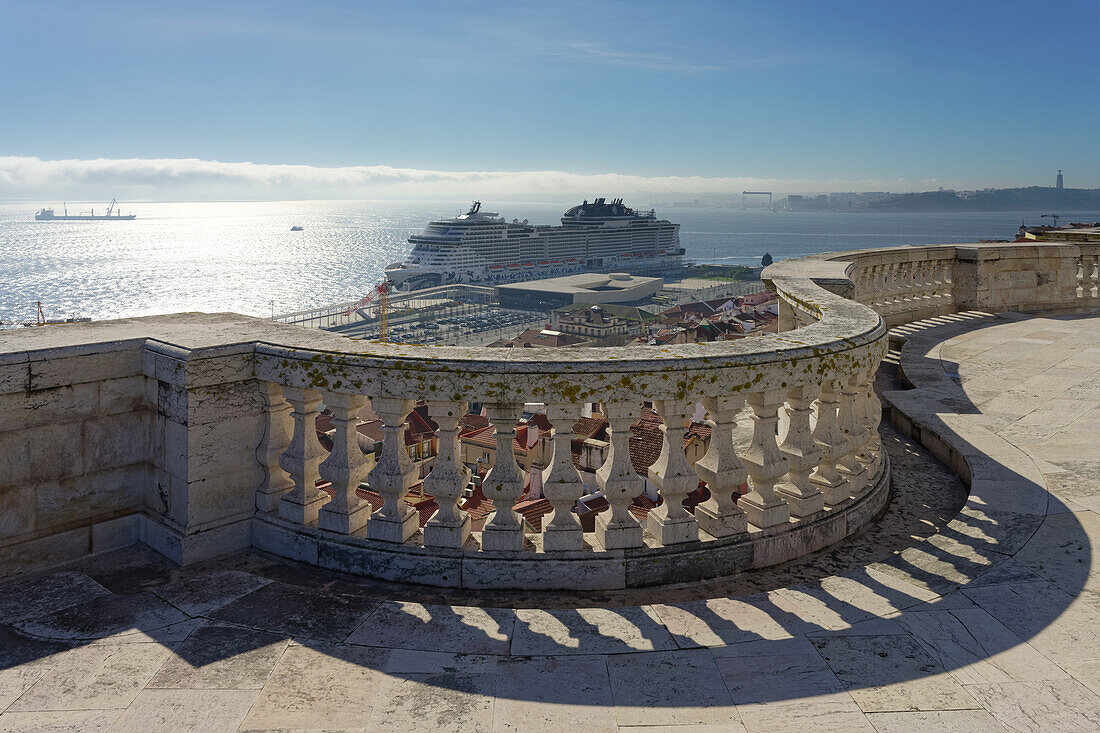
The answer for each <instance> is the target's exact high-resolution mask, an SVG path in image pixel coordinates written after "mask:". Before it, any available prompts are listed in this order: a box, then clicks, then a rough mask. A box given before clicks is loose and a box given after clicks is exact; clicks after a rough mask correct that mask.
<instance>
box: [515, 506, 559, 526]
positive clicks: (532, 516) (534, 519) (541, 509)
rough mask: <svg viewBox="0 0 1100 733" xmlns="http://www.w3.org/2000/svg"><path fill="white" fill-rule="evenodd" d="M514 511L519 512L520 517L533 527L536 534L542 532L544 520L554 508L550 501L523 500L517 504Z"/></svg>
mask: <svg viewBox="0 0 1100 733" xmlns="http://www.w3.org/2000/svg"><path fill="white" fill-rule="evenodd" d="M513 509H515V510H516V511H517V512H519V513H520V515H522V516H523V518H524V519H526V520H527V523H528V524H530V525H531V528H532V529H534V530H535V531H536V532H541V531H542V518H543V517H544V516H546V515H547V514H549V513H550V512H551V511H552V510H553V507H552V506H550V500H549V499H545V498H543V499H528V500H522V499H521V500H520V501H519V502H517V503H516V505H515V506H514V507H513Z"/></svg>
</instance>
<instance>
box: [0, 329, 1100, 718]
mask: <svg viewBox="0 0 1100 733" xmlns="http://www.w3.org/2000/svg"><path fill="white" fill-rule="evenodd" d="M904 331H905V334H904V335H905V337H906V339H907V340H906V343H905V347H904V349H903V351H902V358H901V362H902V363H901V371H902V374H903V375H904V377H903V378H904V379H906V380H909V381H910V382H911V383H913V384H915V385H916V387H917V389H915V390H911V391H889V392H887V393H886V395H885V396H886V398H887V401H888V403H889V405H890V406H891V408H890V409H895V410H900V409H908V406H909V405H918V406H919V407H920V409H919V410H913V411H911V412H909V413H907V414H908V418H906V419H903V420H901V422H902V423H903V424H904V425H905V426H906V428H907V430H908V431H909V432H920V429H921V426H924V427H925V428H926V429H927V428H928V427H929V426H930V425H931V424H932V423H937V424H938V425H941V426H949V430H945V431H943V432H941V433H940V434H941V435H946V436H947V437H946V439H945V440H944V442H943V443H942V444H940V445H939V447H938V448H936V449H937V450H940V451H945V452H946V453H955V454H959V455H965V454H967V452H968V451H972V450H977V449H975V448H972V446H980V455H982V456H985V457H986V460H984V461H975V460H974V459H973V458H971V459H970V460H971V466H972V468H973V481H972V488H971V491H970V494H969V496H968V495H967V491H966V489H965V488H964V487H963V486H962V484H961V483H960V482H959V481H958V479H956V478H955V477H954V475H953V474H952V473H951V472H949V471H948V470H947V469H946V468H945V467H944V466H943V465H942V464H941V463H939V462H938V461H936V460H935V459H933V458H932V457H931V456H929V455H928V454H927V453H926V452H925V450H924V449H923V448H922V447H921V446H919V445H918V444H916V443H914V442H912V441H910V440H909V439H907V438H905V437H903V436H902V435H900V434H898V433H896V432H895V431H894V430H893V429H892V428H890V427H884V428H883V429H882V433H881V434H882V437H883V440H884V442H885V444H886V446H887V448H888V450H889V451H890V453H891V461H892V464H893V466H894V470H895V488H894V492H895V495H894V498H893V501H892V502H891V505H890V508H889V509H888V511H887V513H886V515H885V516H884V517H883V519H882V521H881V522H880V523H879V524H878V525H877V526H875V527H874V528H873V529H871V530H870V531H869V532H867V533H865V534H864V535H862V536H860V537H859V538H856V539H855V540H853V541H850V542H848V543H846V544H844V545H842V546H841V547H839V548H836V549H834V550H832V551H830V552H827V553H824V554H818V555H814V556H811V557H808V558H804V559H802V560H799V561H795V562H793V563H789V564H787V565H785V566H781V567H778V568H773V569H770V570H765V571H760V572H757V573H752V574H748V575H743V576H741V577H740V578H737V579H731V580H726V581H714V582H711V583H706V584H693V585H689V586H682V587H672V588H663V589H660V590H645V591H643V590H638V591H622V592H613V593H601V594H588V595H575V596H566V595H560V594H559V595H553V596H547V595H540V594H535V593H526V594H525V593H520V594H515V593H508V594H496V595H494V594H492V593H482V594H473V593H469V592H467V593H466V595H465V597H462V596H461V595H460V596H458V597H456V595H455V594H456V593H459V594H461V592H458V591H442V590H437V591H428V590H425V589H419V590H418V589H414V588H411V587H409V586H393V585H384V584H380V583H377V582H369V581H362V580H355V579H353V578H350V577H348V576H341V575H337V574H330V573H326V572H323V571H318V570H316V569H311V568H305V567H303V566H297V565H292V564H286V563H284V562H281V561H278V560H276V559H274V558H269V557H265V556H262V555H258V554H254V553H245V554H237V555H232V556H228V557H224V558H220V559H218V560H214V561H207V562H205V563H201V564H197V565H194V566H190V567H187V568H183V569H181V568H178V567H177V566H175V565H173V564H171V563H168V562H166V561H165V560H163V559H160V558H159V556H157V555H155V554H153V553H151V552H150V551H148V550H141V549H138V548H131V549H126V550H120V551H116V552H114V553H111V554H108V555H103V556H99V557H95V558H91V559H89V560H85V561H82V562H80V563H77V564H75V565H72V566H70V567H67V568H65V569H62V570H57V571H53V572H49V573H47V574H44V575H40V576H37V577H33V578H23V579H18V580H15V581H12V582H9V583H7V584H6V585H4V586H0V621H2V624H3V625H2V626H0V640H2V643H0V667H3V671H0V710H3V713H2V714H0V730H27V729H45V728H47V727H48V726H56V727H58V728H60V727H65V726H68V727H71V728H72V729H80V730H107V729H110V730H135V731H143V732H145V731H151V730H162V729H163V730H168V729H177V730H178V729H184V728H191V729H199V728H202V729H210V730H231V729H234V728H236V727H238V726H240V728H241V729H242V730H265V729H284V730H285V729H300V728H312V729H325V730H376V729H379V730H381V729H389V730H426V731H429V730H430V731H435V730H456V731H466V730H469V731H477V730H498V731H505V730H517V731H532V730H555V729H561V728H562V727H563V726H573V727H574V728H579V729H583V730H606V731H615V730H619V731H628V730H637V731H643V730H644V731H654V730H659V729H660V726H676V727H683V729H685V730H697V731H706V730H714V731H736V730H742V729H744V730H749V731H757V730H760V731H765V730H789V729H792V728H796V727H798V726H799V725H803V726H811V727H812V729H814V730H843V731H857V730H867V731H876V730H877V731H915V730H971V731H972V730H990V731H994V730H998V731H999V730H1004V729H1008V730H1059V731H1071V730H1081V731H1093V730H1096V728H1097V726H1098V725H1100V574H1098V573H1097V570H1096V567H1097V566H1096V564H1095V562H1094V552H1093V543H1094V542H1096V541H1097V540H1100V515H1098V514H1097V513H1096V510H1097V509H1098V508H1100V479H1098V478H1097V475H1098V474H1097V472H1096V470H1095V469H1096V462H1097V461H1098V460H1100V439H1098V438H1097V435H1098V431H1097V430H1096V428H1097V425H1096V424H1095V423H1096V417H1095V415H1096V414H1097V408H1098V407H1100V389H1098V387H1097V385H1098V381H1097V376H1098V374H1100V346H1098V344H1100V318H1080V317H1065V316H1063V317H1052V318H1047V317H1021V316H1018V315H1016V314H1009V315H1008V316H1007V317H991V316H985V315H981V314H967V315H965V316H952V317H948V318H942V319H935V320H933V321H926V322H921V323H917V324H912V325H910V326H909V327H907V328H905V329H904ZM886 369H888V367H884V370H886ZM889 376H891V375H890V374H889V373H887V374H884V377H889ZM949 460H950V459H949ZM960 506H961V511H960ZM994 506H995V507H996V508H994ZM956 512H958V514H957V516H955V513H956ZM952 517H953V518H952Z"/></svg>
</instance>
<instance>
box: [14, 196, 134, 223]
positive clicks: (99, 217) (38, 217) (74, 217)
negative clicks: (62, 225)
mask: <svg viewBox="0 0 1100 733" xmlns="http://www.w3.org/2000/svg"><path fill="white" fill-rule="evenodd" d="M117 206H118V202H117V201H115V200H114V199H111V203H110V205H109V206H107V213H106V214H96V213H95V209H92V210H91V212H89V213H87V214H70V213H69V205H68V204H65V205H64V209H63V211H64V213H62V214H56V213H54V210H53V209H39V210H38V211H36V212H34V220H35V221H132V220H134V219H136V218H137V214H123V213H122V210H121V209H117V208H116V207H117Z"/></svg>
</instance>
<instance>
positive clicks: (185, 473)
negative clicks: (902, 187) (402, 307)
mask: <svg viewBox="0 0 1100 733" xmlns="http://www.w3.org/2000/svg"><path fill="white" fill-rule="evenodd" d="M764 279H765V282H766V283H767V285H768V286H769V287H770V288H771V289H772V290H773V291H775V293H776V294H777V295H778V297H779V302H780V324H781V330H782V332H781V333H779V334H775V335H767V336H762V337H754V338H749V339H743V340H740V341H734V342H718V343H710V344H697V345H680V346H672V347H645V346H638V347H624V348H609V349H566V350H547V349H509V350H499V351H498V350H493V349H486V348H480V349H462V348H447V347H421V346H399V345H381V344H367V343H363V342H355V341H351V340H348V339H345V338H342V337H339V336H336V335H334V334H331V333H325V332H317V331H312V330H309V329H302V328H298V327H293V326H287V325H284V324H278V323H272V322H270V321H266V320H263V319H254V318H247V317H244V316H237V315H234V314H195V313H190V314H174V315H168V316H156V317H150V318H140V319H126V320H120V321H113V322H97V323H92V324H71V325H67V326H64V327H56V328H55V327H46V328H41V329H21V330H19V331H17V332H12V331H8V332H3V333H2V334H0V397H3V398H4V399H3V400H0V402H2V403H3V405H4V407H3V409H0V442H3V441H8V442H7V443H6V444H7V445H9V446H13V445H14V446H18V448H17V452H16V453H14V454H13V455H23V453H21V452H25V453H26V456H27V457H26V458H25V459H23V458H21V459H19V460H15V461H14V462H10V463H11V465H10V466H9V471H8V474H7V475H6V476H4V477H0V493H2V494H4V495H5V496H8V497H9V499H10V498H11V497H15V496H18V497H32V498H28V499H26V500H23V499H11V501H12V502H13V503H12V506H14V507H16V508H20V509H22V508H25V507H28V506H30V507H37V508H36V509H35V510H34V511H30V512H28V511H22V512H17V513H16V514H15V515H14V518H13V521H12V522H10V523H9V527H8V528H7V529H6V530H4V531H3V532H0V545H3V546H4V547H5V548H6V549H5V552H6V553H7V554H6V555H5V557H7V558H8V562H7V564H6V565H5V566H4V567H0V575H3V574H4V573H5V572H6V573H9V574H10V573H11V572H19V571H20V569H23V570H29V569H33V568H36V567H41V566H43V565H45V564H49V563H51V562H59V561H61V560H63V559H64V560H68V559H76V558H77V557H79V556H80V555H81V554H86V553H87V552H101V551H104V550H106V549H110V548H112V547H115V546H121V545H124V544H126V543H128V542H132V541H135V540H136V539H138V538H139V539H140V541H142V542H144V543H146V544H148V545H149V546H151V547H154V548H155V549H157V550H158V551H159V552H161V553H163V554H164V555H165V556H167V557H169V558H171V559H173V560H174V561H176V562H179V563H182V564H187V563H191V562H198V561H201V560H204V559H207V558H210V557H215V556H217V555H219V554H224V553H227V552H233V551H237V550H241V549H244V548H247V547H250V546H254V547H259V548H261V549H264V550H266V551H269V552H273V553H276V554H279V555H283V556H286V557H291V558H294V559H297V560H300V561H303V562H305V563H309V564H314V565H319V566H323V567H329V568H335V569H339V570H344V571H348V572H353V573H360V574H363V575H367V576H373V577H378V578H390V579H396V580H404V581H412V582H417V583H427V584H435V585H439V586H466V587H492V588H516V587H518V588H531V587H547V588H618V587H625V586H644V585H650V584H658V583H669V582H681V581H687V580H691V579H695V578H705V577H711V576H717V575H724V574H729V573H733V572H736V571H738V570H741V569H744V568H751V567H761V566H765V565H768V564H771V563H776V562H782V561H784V560H787V559H790V558H793V557H797V556H799V555H801V554H804V553H806V552H810V551H813V550H815V549H818V548H821V547H825V546H827V545H830V544H832V543H835V542H839V541H840V540H842V539H844V538H845V537H846V536H848V535H850V534H851V533H853V532H856V531H858V530H859V529H860V528H862V527H864V526H866V524H867V523H868V522H870V521H872V519H873V517H874V516H875V515H876V513H877V512H878V511H879V510H880V509H881V508H882V506H883V505H884V503H885V501H886V497H887V493H888V481H889V466H888V461H887V459H886V455H885V452H884V451H883V449H882V445H881V441H879V439H878V435H877V427H878V423H879V420H880V418H881V408H880V406H879V404H878V400H877V398H876V397H875V395H874V393H873V391H872V389H871V383H872V377H873V376H874V373H875V369H876V367H877V365H878V363H879V361H880V359H881V357H882V355H883V353H884V351H885V348H886V338H887V332H886V328H887V326H888V325H897V324H903V323H906V322H908V321H911V320H918V319H924V318H929V317H933V316H938V315H946V314H949V313H951V312H954V311H956V310H958V311H963V310H982V311H989V312H997V311H1004V310H1029V311H1050V310H1061V311H1081V310H1096V309H1097V308H1100V245H1097V244H1089V243H1080V244H1068V243H1066V244H1063V243H1034V244H1031V243H1012V244H976V245H952V246H938V245H937V246H925V247H897V248H886V249H877V250H864V251H857V252H841V253H832V254H827V255H819V256H814V257H807V258H801V259H798V260H788V261H784V262H779V263H776V264H774V265H772V266H771V267H769V268H768V269H767V270H766V271H765V272H764ZM532 403H537V404H538V405H539V406H540V407H538V409H539V410H540V411H542V412H543V413H545V420H543V419H542V418H540V419H539V423H540V424H541V425H542V426H543V427H544V428H545V427H546V425H547V423H549V424H551V425H552V426H553V430H552V431H551V434H550V436H549V437H548V438H547V439H540V440H539V442H537V443H535V444H534V445H531V444H529V443H527V442H521V441H520V440H518V439H519V438H521V437H522V435H523V433H524V432H529V431H517V429H516V421H517V418H518V417H519V416H520V415H521V414H522V413H523V412H524V411H525V410H530V409H531V407H530V405H531V404H532ZM474 405H476V406H477V407H478V410H479V411H480V413H481V415H482V416H483V417H482V418H479V420H482V424H484V423H485V421H487V423H488V426H487V427H483V428H482V429H481V430H480V432H479V433H478V434H477V442H476V445H477V447H478V449H479V450H478V455H477V456H472V455H470V450H469V449H470V446H471V445H472V444H471V443H469V442H462V441H460V436H459V430H460V425H462V424H463V417H464V415H466V413H467V412H468V411H469V410H470V409H471V406H474ZM322 410H323V411H322ZM414 410H415V411H416V412H417V413H418V414H417V415H416V416H415V417H414V418H413V421H414V422H416V423H417V424H418V425H421V427H423V420H422V418H423V416H424V415H423V414H421V413H426V414H427V415H428V416H430V419H431V420H432V421H433V422H434V437H433V438H432V440H433V445H434V455H433V462H432V464H431V468H430V470H428V466H427V463H426V461H425V459H424V456H423V453H422V451H420V450H419V448H417V449H416V450H415V451H413V452H414V453H415V455H410V450H409V449H408V447H407V446H406V444H405V439H406V436H407V435H412V434H414V433H413V432H412V431H406V424H407V423H408V422H409V420H410V415H411V414H412V411H414ZM591 410H598V411H599V412H600V413H601V415H602V417H603V419H604V420H605V421H606V430H605V431H604V432H605V433H606V435H604V434H603V433H601V435H600V439H599V440H596V439H595V438H591V437H588V436H585V437H584V441H583V449H582V451H581V456H582V460H583V461H584V469H585V470H584V472H583V473H580V472H578V470H577V468H576V466H575V464H574V460H573V453H572V450H571V448H572V443H573V438H574V436H573V434H572V431H571V428H572V426H573V424H574V423H575V422H577V419H578V418H579V417H581V416H586V415H588V414H590V411H591ZM362 415H369V416H371V419H372V420H374V419H375V418H377V423H376V424H374V427H377V431H376V432H374V433H373V438H372V439H371V440H372V441H374V442H375V447H376V450H375V452H374V453H373V455H372V456H368V455H366V454H364V452H363V450H362V448H361V447H360V446H361V444H362V441H363V440H364V439H363V437H362V436H360V435H358V432H359V431H358V430H357V425H358V423H359V421H360V416H362ZM322 416H323V420H324V421H325V423H326V426H325V427H326V430H325V432H324V433H323V434H321V435H319V434H318V431H317V425H318V421H319V420H320V419H322ZM700 417H702V418H705V420H706V422H707V423H708V427H709V430H708V429H707V428H702V427H700V426H698V425H697V424H692V425H691V427H689V428H687V429H685V426H686V425H687V422H688V420H689V418H696V419H697V418H700ZM580 424H582V425H583V424H585V423H580ZM658 427H659V429H657V428H658ZM635 432H637V433H639V434H644V435H646V436H654V435H656V436H657V440H658V442H659V443H661V445H660V450H659V451H658V450H652V451H649V450H647V451H645V452H644V460H641V457H640V456H639V454H638V451H637V450H636V448H637V446H636V441H635V440H634V438H633V435H634V433H635ZM704 432H705V433H706V436H707V437H706V439H705V440H704V438H703V437H700V436H703V434H704ZM420 434H423V433H420ZM685 436H692V437H691V438H690V440H688V441H687V444H688V446H689V448H690V449H689V450H688V451H685V449H684V444H685ZM579 440H580V439H579V438H578V441H579ZM647 440H648V438H647ZM697 441H701V442H697ZM646 445H647V446H649V447H653V448H656V447H657V446H656V445H653V446H650V444H649V443H646ZM490 454H493V458H492V460H491V464H492V468H491V470H489V471H488V472H487V473H486V472H485V471H484V470H483V468H482V467H483V466H484V465H485V464H484V460H483V461H482V466H481V467H478V468H479V470H478V471H477V479H478V480H479V481H480V484H479V485H478V488H477V492H476V496H475V498H476V499H478V501H477V502H471V501H470V500H469V497H468V493H469V492H468V486H469V484H470V480H471V478H470V470H469V469H470V467H471V466H470V461H471V460H473V461H476V460H477V458H481V459H485V458H487V457H488V456H489V455H490ZM372 459H373V460H372ZM536 459H537V460H536ZM59 481H63V482H69V483H66V484H62V485H71V486H77V487H79V488H78V490H77V492H76V493H75V494H74V497H76V499H74V501H73V502H65V503H60V504H59V503H58V502H56V501H55V500H54V497H55V496H56V491H57V488H56V487H57V486H58V485H59V483H58V482H59ZM5 482H6V483H5ZM540 489H541V493H542V496H543V497H544V498H545V501H540V503H539V504H538V506H537V507H535V508H537V511H538V512H540V513H541V512H543V511H544V510H547V509H548V510H549V513H546V514H543V515H542V516H541V519H542V521H541V522H538V521H535V522H533V523H529V522H527V521H526V520H525V519H524V516H532V517H533V516H534V514H533V513H532V511H533V504H532V502H530V501H526V500H525V501H522V502H521V503H520V504H519V505H518V506H519V508H520V509H521V510H522V511H523V512H525V514H524V515H521V514H519V513H517V511H516V507H517V504H516V502H517V499H521V498H530V497H532V496H535V495H537V493H538V491H539V490H540ZM410 490H415V494H414V495H412V496H410ZM643 491H644V492H646V494H645V497H646V498H644V499H643V498H642V497H640V495H641V494H642V493H643ZM482 495H483V496H484V500H481V499H480V497H481V496H482ZM33 497H38V498H37V499H35V498H33ZM655 499H656V501H654V500H655ZM413 503H415V504H416V506H415V508H414V507H413V506H412V505H411V504H413ZM601 506H602V511H598V510H599V509H600V507H601ZM578 508H580V509H583V510H584V511H583V514H582V515H579V514H578V512H577V511H576V510H577V509H578ZM647 510H648V514H647V513H646V511H647ZM593 513H595V514H594V515H593ZM472 515H474V516H472ZM579 516H583V519H584V523H583V524H582V523H581V522H579V521H578V517H579ZM589 520H594V521H591V522H590V521H589ZM536 527H537V529H536ZM5 532H6V533H7V534H5ZM62 539H63V540H64V541H65V543H67V544H59V542H61V540H62ZM13 568H15V570H13Z"/></svg>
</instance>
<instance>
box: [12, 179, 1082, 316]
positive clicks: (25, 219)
mask: <svg viewBox="0 0 1100 733" xmlns="http://www.w3.org/2000/svg"><path fill="white" fill-rule="evenodd" d="M467 206H468V202H458V201H449V202H448V201H444V202H423V201H419V202H395V201H384V202H383V201H288V202H262V203H260V202H256V203H251V202H233V203H145V204H134V205H132V206H130V205H127V206H125V207H124V210H125V211H126V212H127V213H129V212H133V213H136V214H137V215H138V218H137V219H136V220H134V221H128V222H127V221H111V222H36V221H34V211H35V208H36V207H35V206H33V205H26V204H0V321H2V322H4V323H11V322H13V321H15V322H21V321H27V320H33V319H34V313H35V305H34V303H35V301H42V303H43V307H44V308H45V309H46V314H47V316H49V317H50V318H56V317H68V316H73V315H78V316H89V317H91V318H95V319H97V320H98V319H103V318H117V317H124V316H136V315H151V314H157V313H173V312H179V311H206V312H216V311H234V312H238V313H246V314H250V315H259V316H266V315H271V313H273V312H276V313H281V312H287V311H294V310H300V309H304V308H308V307H311V306H314V305H323V304H327V303H332V302H338V301H343V300H351V299H357V298H359V297H361V296H362V295H363V294H365V293H366V292H367V291H368V290H369V289H370V287H371V286H372V285H374V284H376V283H377V282H379V281H380V279H381V275H382V268H384V267H385V266H386V265H387V264H388V263H390V262H395V261H399V260H401V259H403V258H404V256H405V255H406V254H407V253H408V244H407V243H406V241H405V240H406V238H407V237H408V236H409V235H410V234H412V233H414V232H416V231H419V230H420V229H421V228H422V227H423V226H424V224H425V223H427V222H428V221H429V220H430V219H433V218H439V217H441V216H447V217H449V216H453V215H455V214H458V213H460V212H462V211H464V210H465V208H466V207H467ZM566 207H567V204H545V203H510V204H506V205H505V204H499V205H497V204H494V203H492V202H486V205H485V208H486V209H495V210H498V211H499V212H500V214H501V215H502V216H504V217H505V218H507V219H509V220H511V219H512V218H519V219H524V218H527V219H530V220H531V222H532V223H536V224H555V223H557V218H558V217H560V216H561V213H562V212H563V211H564V210H565V208H566ZM58 208H60V207H58ZM76 208H81V209H86V208H88V205H86V204H85V205H81V206H79V207H77V206H72V205H71V206H70V209H76ZM97 208H102V207H101V206H100V207H97ZM1059 213H1062V214H1064V218H1063V221H1070V220H1086V219H1087V220H1089V221H1097V220H1100V213H1096V212H1059ZM657 214H658V216H660V217H661V218H666V219H669V220H671V221H673V222H677V223H679V224H680V239H681V242H682V244H683V246H684V247H685V248H686V250H687V256H688V258H689V259H692V260H694V261H696V262H717V263H721V264H757V263H759V261H760V257H761V255H763V254H764V253H765V252H768V253H770V254H771V255H772V257H774V258H775V259H777V260H778V259H784V258H788V257H798V256H801V255H806V254H811V253H815V252H828V251H835V250H844V249H861V248H868V247H881V246H890V245H904V244H934V243H958V242H975V241H977V240H978V239H1011V238H1012V237H1013V236H1014V235H1015V231H1016V228H1017V227H1019V225H1020V222H1021V220H1026V221H1027V222H1028V223H1029V224H1039V223H1046V221H1047V220H1042V219H1040V218H1039V212H991V213H970V212H967V213H936V214H928V213H913V214H898V213H876V214H869V213H836V214H832V213H810V212H806V213H801V212H771V211H766V210H751V209H750V210H746V211H741V210H737V209H702V208H698V209H695V208H679V207H677V208H669V209H665V210H658V212H657ZM293 225H299V226H301V227H302V228H303V231H300V232H292V231H290V227H291V226H293Z"/></svg>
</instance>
